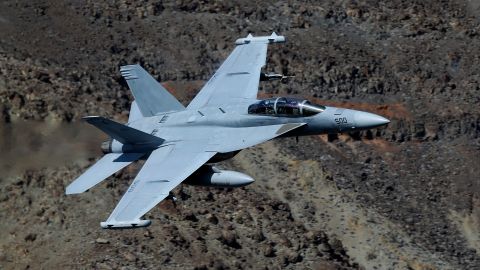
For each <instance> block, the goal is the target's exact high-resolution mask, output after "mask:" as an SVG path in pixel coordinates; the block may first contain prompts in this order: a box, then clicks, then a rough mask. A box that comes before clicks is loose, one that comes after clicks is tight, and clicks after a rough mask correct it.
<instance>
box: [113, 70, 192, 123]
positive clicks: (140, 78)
mask: <svg viewBox="0 0 480 270" xmlns="http://www.w3.org/2000/svg"><path fill="white" fill-rule="evenodd" d="M120 73H122V76H123V77H124V78H125V80H126V81H127V84H128V87H130V90H131V91H132V94H133V96H134V97H135V101H136V103H137V106H138V109H139V110H140V112H141V113H142V115H143V116H144V117H149V116H154V115H157V114H159V113H162V112H169V111H180V110H183V109H185V107H184V106H183V105H182V104H181V103H180V102H179V101H178V100H177V99H176V98H175V97H174V96H172V95H171V94H170V93H169V92H168V91H167V89H165V88H164V87H163V86H162V85H161V84H160V83H158V82H157V80H155V79H154V78H153V77H152V76H151V75H150V74H149V73H148V72H147V71H146V70H145V69H143V68H142V67H141V66H140V65H128V66H122V67H120Z"/></svg>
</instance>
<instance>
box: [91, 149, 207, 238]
mask: <svg viewBox="0 0 480 270" xmlns="http://www.w3.org/2000/svg"><path fill="white" fill-rule="evenodd" d="M215 154H216V153H215V152H204V151H194V150H192V148H190V147H187V146H183V147H182V146H179V145H177V146H173V145H171V146H166V147H162V148H159V149H157V150H155V151H153V152H152V153H151V154H150V157H149V158H148V159H147V161H146V162H145V164H144V165H143V167H142V169H141V170H140V172H139V173H138V175H137V177H135V179H134V180H133V182H132V184H131V185H130V187H129V188H128V190H127V191H126V192H125V194H124V195H123V197H122V199H121V200H120V202H119V203H118V205H117V206H116V207H115V209H114V210H113V212H112V214H111V215H110V217H109V218H108V220H107V221H105V222H101V223H100V225H101V226H102V228H105V229H115V228H133V227H143V226H148V225H150V221H149V220H141V219H140V218H141V217H142V216H143V215H144V214H145V213H147V212H148V211H149V210H150V209H152V208H153V207H154V206H155V205H157V204H158V203H159V202H161V201H162V200H163V199H165V198H166V197H167V196H168V194H169V192H170V191H171V190H172V189H174V188H175V187H176V186H177V185H179V184H180V183H181V182H182V181H183V180H185V179H186V178H187V177H188V176H190V175H191V174H192V173H193V172H195V171H196V170H197V169H198V168H199V167H200V166H202V165H203V164H205V162H207V161H208V160H209V159H210V158H211V157H213V156H214V155H215Z"/></svg>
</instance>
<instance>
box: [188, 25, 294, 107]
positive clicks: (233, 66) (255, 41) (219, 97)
mask: <svg viewBox="0 0 480 270" xmlns="http://www.w3.org/2000/svg"><path fill="white" fill-rule="evenodd" d="M280 42H285V37H283V36H277V34H275V33H272V35H270V36H262V37H253V36H252V35H251V34H250V35H248V36H247V37H246V38H241V39H238V40H237V41H236V42H235V44H236V45H237V46H236V47H235V49H234V50H233V52H232V53H231V54H230V55H229V56H228V58H227V59H226V60H225V62H223V64H222V65H221V66H220V68H219V69H218V70H217V72H215V74H214V75H213V76H212V78H210V80H209V81H208V82H207V83H206V84H205V86H204V87H203V88H202V89H201V90H200V92H199V93H198V94H197V96H196V97H195V98H194V99H193V100H192V102H190V104H189V105H188V106H187V108H188V109H192V110H194V109H199V108H201V107H204V106H208V105H217V104H222V103H227V102H232V101H234V100H238V99H255V98H256V97H257V92H258V84H259V81H260V71H261V69H262V67H263V66H264V65H265V61H266V58H267V46H268V44H269V43H280Z"/></svg>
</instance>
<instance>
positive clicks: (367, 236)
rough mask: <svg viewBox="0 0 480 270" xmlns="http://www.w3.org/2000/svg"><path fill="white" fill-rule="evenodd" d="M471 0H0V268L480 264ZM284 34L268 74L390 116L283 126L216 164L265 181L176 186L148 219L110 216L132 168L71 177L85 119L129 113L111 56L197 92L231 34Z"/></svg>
mask: <svg viewBox="0 0 480 270" xmlns="http://www.w3.org/2000/svg"><path fill="white" fill-rule="evenodd" d="M477 2H478V1H467V0H452V1H430V0H427V1H410V0H407V1H405V0H392V1H365V0H359V1H330V0H328V1H319V2H315V1H313V2H300V1H289V2H278V1H270V0H268V1H251V0H247V1H213V2H210V1H162V2H159V1H153V0H146V1H69V0H67V1H47V0H39V1H27V0H19V1H8V0H7V1H2V2H0V37H1V38H0V152H1V155H0V220H1V222H0V268H2V269H4V268H5V269H23V268H41V269H58V268H69V269H70V268H80V269H85V268H102V269H103V268H104V269H112V268H114V269H117V268H126V269H130V268H135V269H137V268H140V269H149V268H153V269H158V268H162V269H212V268H213V269H280V268H282V269H283V268H286V269H358V268H360V269H480V256H479V252H480V237H479V235H480V232H479V224H480V211H478V206H479V205H480V203H479V202H480V199H479V198H480V184H479V183H480V182H479V181H478V175H480V165H479V164H480V158H479V156H480V155H479V154H480V139H479V137H480V107H479V106H478V104H479V103H480V65H479V63H480V56H479V55H480V54H479V53H478V52H479V48H480V34H479V33H480V16H479V14H480V9H479V8H480V5H479V4H477ZM272 31H276V32H278V33H279V34H282V35H285V36H286V37H287V39H288V42H287V43H286V44H284V45H274V46H271V47H270V48H269V53H268V61H267V66H266V67H265V68H264V70H265V71H266V72H277V73H284V74H286V75H295V77H294V78H292V79H290V81H289V82H288V83H280V82H262V83H261V84H260V91H259V96H260V97H270V96H278V95H287V96H297V97H304V98H308V99H310V100H312V101H314V102H318V103H322V104H326V105H333V106H342V107H348V108H354V109H360V110H366V111H370V112H374V113H378V114H381V115H384V116H386V117H388V118H389V119H391V121H392V122H391V124H390V125H389V126H388V127H387V128H381V129H375V130H369V131H364V132H358V133H354V134H340V135H330V136H327V135H322V136H311V137H304V138H300V140H299V142H298V143H297V142H296V141H295V139H292V138H285V139H279V140H276V141H273V142H268V143H265V144H263V145H260V146H257V147H254V148H250V149H246V150H244V151H242V152H240V153H239V154H238V155H237V156H236V157H235V158H234V159H232V160H230V161H226V162H223V163H221V164H219V166H220V167H222V168H225V169H231V170H237V171H243V172H245V173H247V174H249V175H252V176H253V177H254V178H255V179H256V182H255V183H254V184H252V185H250V186H248V187H245V188H240V189H210V188H202V187H192V186H183V187H179V188H178V189H176V190H174V192H175V193H178V194H179V195H177V197H178V198H179V201H177V202H176V203H173V202H171V201H166V202H163V203H161V204H160V205H159V207H156V208H155V209H154V210H152V211H151V212H149V213H148V214H147V218H149V219H151V220H152V221H153V224H152V226H151V227H149V228H148V229H139V230H128V231H125V230H114V231H105V230H101V229H100V227H99V222H100V221H103V220H105V219H106V218H108V215H109V213H110V212H111V210H112V209H113V208H114V206H115V204H116V203H117V202H118V200H119V199H120V197H121V195H122V194H123V192H125V190H126V189H127V187H128V185H129V183H130V181H131V179H132V178H133V177H134V176H135V175H136V172H137V171H138V168H139V166H138V165H134V166H131V167H129V168H127V169H125V170H123V171H121V172H119V173H116V174H115V175H114V176H113V177H111V178H109V179H108V180H107V181H105V182H104V183H102V184H99V185H98V186H97V187H94V188H92V189H91V190H90V191H89V192H86V193H84V194H81V195H75V196H68V197H67V196H65V195H64V191H65V186H66V185H68V184H69V183H70V181H71V180H73V179H74V178H75V177H76V176H78V175H79V174H80V173H81V172H82V171H84V170H85V169H86V168H87V167H88V166H89V165H91V164H92V163H93V162H94V161H95V160H96V159H97V158H98V157H99V156H100V155H101V153H100V150H99V148H98V146H99V145H100V143H101V142H102V141H103V140H105V137H104V135H102V134H101V133H100V132H98V131H96V130H95V129H94V128H91V127H87V126H86V125H85V124H83V123H81V122H80V121H79V119H80V118H81V117H82V116H86V115H102V116H105V117H109V118H113V119H115V120H117V121H123V122H125V121H127V119H128V110H129V107H130V103H131V101H132V100H133V98H132V96H131V94H130V92H129V90H128V87H127V86H126V84H125V82H124V80H123V78H122V77H121V76H120V74H119V67H120V66H121V65H125V64H134V63H140V64H141V65H143V66H144V67H145V68H146V69H147V70H148V71H149V72H151V73H152V74H153V75H154V76H155V77H156V78H157V79H158V80H159V81H161V82H162V83H163V84H164V85H165V87H166V88H167V89H168V90H169V91H171V92H172V93H173V94H174V95H175V96H177V97H178V98H179V100H180V101H181V102H183V103H184V104H187V103H188V102H189V101H190V100H191V99H192V98H193V97H194V96H195V94H196V93H197V91H198V90H199V89H200V88H201V87H202V85H203V84H204V82H205V81H206V80H207V79H209V77H210V76H211V75H212V74H213V72H214V71H215V69H216V68H218V67H219V65H220V64H221V62H222V61H223V59H225V58H226V57H227V56H228V54H229V53H230V52H231V51H232V49H233V48H234V44H233V42H234V40H235V39H236V38H238V37H243V36H246V35H247V34H248V33H249V32H252V33H253V34H254V35H260V34H262V35H263V34H269V33H271V32H272Z"/></svg>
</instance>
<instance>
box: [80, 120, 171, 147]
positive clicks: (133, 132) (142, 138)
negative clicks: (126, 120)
mask: <svg viewBox="0 0 480 270" xmlns="http://www.w3.org/2000/svg"><path fill="white" fill-rule="evenodd" d="M83 119H84V120H85V121H87V122H88V123H89V124H91V125H94V126H96V127H97V128H99V129H100V130H102V131H103V132H105V133H107V134H108V135H110V136H111V137H112V138H114V139H115V140H117V141H119V142H121V143H123V144H157V145H160V144H162V142H163V141H164V140H163V139H161V138H159V137H156V136H153V135H151V134H148V133H145V132H143V131H140V130H138V129H135V128H132V127H129V126H126V125H123V124H120V123H117V122H115V121H112V120H109V119H107V118H104V117H101V116H87V117H84V118H83Z"/></svg>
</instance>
